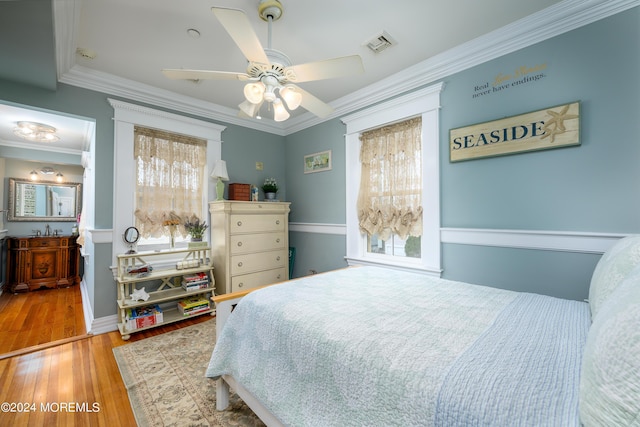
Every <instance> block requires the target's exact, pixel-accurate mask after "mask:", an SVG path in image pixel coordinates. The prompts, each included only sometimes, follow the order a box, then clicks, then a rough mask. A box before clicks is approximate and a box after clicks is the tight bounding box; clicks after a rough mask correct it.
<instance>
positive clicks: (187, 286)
mask: <svg viewBox="0 0 640 427" xmlns="http://www.w3.org/2000/svg"><path fill="white" fill-rule="evenodd" d="M208 287H209V281H208V280H204V281H202V282H182V289H184V290H185V291H187V292H189V291H197V290H200V289H207V288H208Z"/></svg>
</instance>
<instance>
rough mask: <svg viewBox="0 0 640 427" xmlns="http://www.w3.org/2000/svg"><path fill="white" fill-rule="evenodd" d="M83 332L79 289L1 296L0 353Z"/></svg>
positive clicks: (8, 293)
mask: <svg viewBox="0 0 640 427" xmlns="http://www.w3.org/2000/svg"><path fill="white" fill-rule="evenodd" d="M86 332H87V331H86V329H85V325H84V315H83V312H82V295H81V293H80V286H71V287H68V288H59V289H41V290H38V291H33V292H24V293H19V294H13V293H11V292H4V293H3V294H2V295H0V354H5V353H11V352H14V351H16V350H20V349H23V348H25V347H31V346H38V345H43V344H46V343H50V342H52V341H57V340H63V339H69V338H72V337H76V336H82V335H84V334H86Z"/></svg>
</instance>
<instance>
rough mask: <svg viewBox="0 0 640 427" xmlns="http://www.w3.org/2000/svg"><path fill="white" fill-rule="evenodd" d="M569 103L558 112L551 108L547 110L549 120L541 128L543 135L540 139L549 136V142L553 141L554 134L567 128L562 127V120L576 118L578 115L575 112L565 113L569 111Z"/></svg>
mask: <svg viewBox="0 0 640 427" xmlns="http://www.w3.org/2000/svg"><path fill="white" fill-rule="evenodd" d="M569 106H570V104H567V105H565V106H564V108H563V109H562V110H561V111H560V112H559V113H557V112H555V111H553V110H547V113H548V114H549V115H550V116H551V120H548V121H547V122H546V123H545V124H544V126H542V129H544V132H545V134H544V136H543V137H542V138H541V139H545V138H546V137H548V136H550V137H551V142H555V140H556V135H558V134H561V133H565V131H566V130H567V129H566V128H565V127H564V121H565V120H570V119H576V118H578V116H577V115H576V114H567V111H569Z"/></svg>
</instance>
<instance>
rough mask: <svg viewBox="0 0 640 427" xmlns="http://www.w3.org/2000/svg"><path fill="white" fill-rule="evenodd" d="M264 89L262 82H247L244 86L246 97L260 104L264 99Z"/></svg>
mask: <svg viewBox="0 0 640 427" xmlns="http://www.w3.org/2000/svg"><path fill="white" fill-rule="evenodd" d="M264 91H265V87H264V85H263V84H262V82H254V83H247V84H246V85H245V86H244V97H245V98H246V99H247V101H249V102H250V103H252V104H260V103H261V102H262V101H263V99H264Z"/></svg>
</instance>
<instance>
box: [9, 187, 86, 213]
mask: <svg viewBox="0 0 640 427" xmlns="http://www.w3.org/2000/svg"><path fill="white" fill-rule="evenodd" d="M81 206H82V184H79V183H75V182H65V183H57V182H44V181H36V182H34V181H29V180H27V179H19V178H9V212H8V213H7V220H8V221H67V222H75V221H77V217H78V214H79V213H80V207H81Z"/></svg>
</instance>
